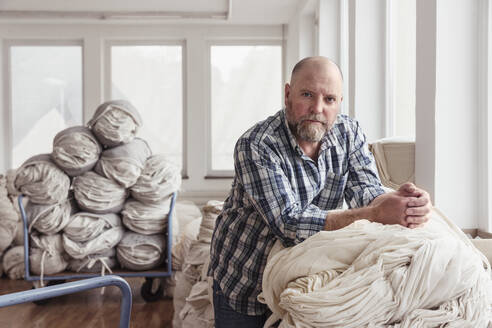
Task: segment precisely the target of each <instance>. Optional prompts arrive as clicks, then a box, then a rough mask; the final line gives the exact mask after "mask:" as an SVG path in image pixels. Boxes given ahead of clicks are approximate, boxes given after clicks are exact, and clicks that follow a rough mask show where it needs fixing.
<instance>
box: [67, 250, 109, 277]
mask: <svg viewBox="0 0 492 328" xmlns="http://www.w3.org/2000/svg"><path fill="white" fill-rule="evenodd" d="M116 265H117V261H116V251H115V249H114V248H111V249H108V250H107V251H104V252H101V253H96V254H91V255H88V256H87V257H85V258H83V259H72V260H70V262H69V264H68V268H69V269H70V270H71V271H75V272H87V273H97V272H101V275H104V273H105V272H106V271H108V272H111V269H113V268H114V267H116Z"/></svg>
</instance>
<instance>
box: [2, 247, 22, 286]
mask: <svg viewBox="0 0 492 328" xmlns="http://www.w3.org/2000/svg"><path fill="white" fill-rule="evenodd" d="M2 264H3V271H4V272H5V274H6V275H7V276H8V277H9V278H10V279H23V278H24V270H25V266H24V246H15V247H12V248H10V249H8V250H7V251H6V252H5V254H3V259H2Z"/></svg>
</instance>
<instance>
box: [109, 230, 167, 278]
mask: <svg viewBox="0 0 492 328" xmlns="http://www.w3.org/2000/svg"><path fill="white" fill-rule="evenodd" d="M116 255H117V258H118V261H119V262H120V265H121V267H122V268H128V269H130V270H136V271H141V270H150V269H153V268H155V267H157V266H159V265H161V264H162V263H163V262H164V259H165V257H166V238H165V236H164V235H150V236H145V235H140V234H137V233H135V232H126V233H125V235H124V237H123V239H122V240H121V242H120V243H119V244H118V247H117V248H116Z"/></svg>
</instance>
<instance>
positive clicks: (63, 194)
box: [14, 154, 70, 205]
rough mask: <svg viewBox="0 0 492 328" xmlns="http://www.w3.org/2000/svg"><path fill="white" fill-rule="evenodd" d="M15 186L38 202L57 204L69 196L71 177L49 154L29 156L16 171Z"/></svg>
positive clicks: (32, 200) (31, 199)
mask: <svg viewBox="0 0 492 328" xmlns="http://www.w3.org/2000/svg"><path fill="white" fill-rule="evenodd" d="M14 185H15V188H16V189H17V190H18V191H19V192H20V193H22V194H24V195H27V196H28V197H29V200H30V201H31V202H33V203H36V204H45V205H49V204H56V203H58V202H62V201H65V200H66V199H67V197H68V189H69V187H70V179H69V178H68V176H67V175H66V174H65V173H64V172H63V171H62V170H60V169H59V168H58V167H57V166H56V165H55V163H54V162H53V161H52V159H51V156H50V155H49V154H43V155H36V156H33V157H31V158H29V159H28V160H27V161H25V162H24V164H22V166H21V167H20V168H18V169H17V171H16V176H15V180H14Z"/></svg>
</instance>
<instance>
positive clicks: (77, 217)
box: [63, 212, 122, 242]
mask: <svg viewBox="0 0 492 328" xmlns="http://www.w3.org/2000/svg"><path fill="white" fill-rule="evenodd" d="M121 225H122V224H121V219H120V217H119V216H118V214H114V213H109V214H94V213H88V212H79V213H76V214H74V215H72V216H71V217H70V222H69V223H68V225H67V226H66V227H65V229H63V233H64V234H65V236H67V238H69V239H71V240H73V241H76V242H85V241H90V240H92V239H94V238H96V237H97V236H99V235H100V234H101V233H103V232H104V231H106V230H108V229H111V228H114V227H120V226H121Z"/></svg>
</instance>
